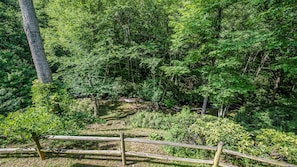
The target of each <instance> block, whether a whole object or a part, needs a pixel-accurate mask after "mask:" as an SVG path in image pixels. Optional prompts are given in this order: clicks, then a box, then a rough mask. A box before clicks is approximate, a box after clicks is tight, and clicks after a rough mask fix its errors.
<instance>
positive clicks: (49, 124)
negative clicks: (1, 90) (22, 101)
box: [1, 108, 64, 141]
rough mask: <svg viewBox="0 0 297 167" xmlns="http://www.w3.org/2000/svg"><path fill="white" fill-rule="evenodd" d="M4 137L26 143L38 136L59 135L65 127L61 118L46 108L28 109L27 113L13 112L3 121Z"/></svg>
mask: <svg viewBox="0 0 297 167" xmlns="http://www.w3.org/2000/svg"><path fill="white" fill-rule="evenodd" d="M1 129H2V132H3V135H4V136H6V137H7V138H8V140H17V141H26V140H28V139H30V138H31V137H32V134H33V133H35V134H36V135H37V136H40V135H49V134H59V133H60V132H61V131H63V129H64V127H63V124H62V122H61V121H60V119H59V117H57V116H56V115H54V114H50V113H48V112H47V111H46V109H45V108H28V109H27V111H25V112H13V113H9V114H8V116H7V117H6V118H5V119H4V120H3V121H1Z"/></svg>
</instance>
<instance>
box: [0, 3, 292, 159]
mask: <svg viewBox="0 0 297 167" xmlns="http://www.w3.org/2000/svg"><path fill="white" fill-rule="evenodd" d="M34 6H35V10H36V14H37V18H38V20H39V26H40V31H41V37H42V39H43V44H44V50H45V54H46V57H47V61H48V62H49V65H50V68H51V71H52V75H53V80H54V82H53V83H51V84H47V85H43V84H41V83H39V82H37V81H34V80H36V79H37V74H36V70H35V68H34V63H33V60H32V57H31V53H30V49H29V45H28V42H27V38H26V35H25V32H24V30H23V25H22V13H21V11H20V6H19V4H18V2H17V1H15V0H2V1H1V2H0V20H1V21H0V39H1V43H0V48H1V49H0V56H1V57H0V69H1V70H0V77H1V80H0V95H1V96H0V115H2V116H1V117H0V120H2V119H3V120H5V121H6V123H7V124H9V123H11V122H13V121H12V120H14V118H16V117H17V116H16V115H18V114H20V115H21V114H24V113H26V112H28V113H29V112H31V114H33V110H34V111H35V109H34V108H38V111H39V113H38V114H40V115H41V116H42V117H43V118H44V119H45V118H48V120H52V121H54V122H55V121H58V118H59V117H62V118H63V120H66V122H68V123H69V122H71V121H72V120H69V115H70V113H71V112H72V110H73V109H72V108H71V105H70V104H71V103H74V102H73V101H75V100H77V99H83V98H89V99H91V101H92V103H93V104H92V105H93V106H94V111H93V112H94V113H93V115H94V116H95V117H96V116H98V115H101V113H100V103H101V101H106V100H108V101H118V99H119V98H122V97H125V98H133V99H141V101H145V102H149V103H150V106H151V110H154V111H160V112H162V111H166V112H164V113H168V111H172V112H174V113H177V114H181V116H180V118H179V116H177V118H179V119H181V120H183V119H185V117H186V116H185V114H184V113H182V112H181V113H179V112H180V111H176V110H175V109H176V108H181V107H182V106H187V107H186V108H188V110H191V108H198V110H195V111H194V112H197V113H199V114H201V115H202V116H192V115H191V114H193V113H188V117H190V118H191V119H193V118H195V119H194V120H191V121H186V122H185V124H189V126H190V125H192V124H194V122H195V121H196V120H200V119H201V120H200V123H196V124H195V126H191V128H192V130H193V131H192V132H194V133H195V134H196V133H197V134H202V133H204V132H203V130H201V127H202V126H205V128H218V127H217V126H216V124H214V125H210V124H209V122H212V121H213V119H214V118H212V117H211V118H210V117H208V115H210V114H211V115H215V116H217V117H227V118H226V119H225V118H224V119H223V118H222V119H221V118H219V120H220V121H221V123H220V124H224V125H227V124H228V125H230V126H228V127H225V128H226V129H228V128H235V129H239V130H238V131H240V132H238V133H239V134H241V133H244V135H246V133H252V132H255V131H256V130H258V132H257V133H255V134H254V133H253V134H254V135H255V136H256V135H263V136H265V133H267V136H269V137H270V138H273V137H272V136H278V138H279V137H280V136H282V135H283V136H285V137H281V138H283V139H284V140H285V139H287V140H286V142H285V141H284V143H286V144H285V145H286V146H288V148H290V147H291V144H292V143H294V144H295V146H296V145H297V144H296V143H297V137H296V134H297V121H296V120H297V105H296V104H297V88H296V84H297V26H296V25H297V12H296V11H297V2H296V1H295V0H262V1H259V0H250V1H248V0H220V1H218V0H184V1H180V0H125V1H124V0H114V1H109V0H75V1H71V0H34ZM40 106H42V109H43V110H42V111H45V110H46V111H49V113H41V110H40ZM44 106H45V107H44ZM183 110H185V109H183ZM25 111H26V112H25ZM16 113H17V114H16ZM52 113H53V114H54V115H51V114H52ZM89 114H90V113H89ZM159 114H161V113H159ZM33 115H34V114H33ZM65 115H66V116H65ZM203 115H205V117H203ZM90 117H93V116H92V115H91V116H90ZM143 117H145V116H143ZM158 117H159V118H162V119H163V118H164V120H161V121H163V122H166V121H167V122H170V121H169V120H170V119H168V118H167V117H168V116H166V114H165V115H162V116H158ZM22 118H23V119H24V120H26V119H30V116H28V117H26V118H25V117H22ZM34 118H35V117H34ZM165 118H166V119H165ZM177 118H176V119H177ZM36 119H37V120H38V119H39V118H36ZM89 119H91V118H89ZM152 119H153V117H152ZM226 120H228V121H226ZM5 121H2V122H5ZM16 122H17V121H16ZM16 122H14V123H16ZM17 123H19V124H23V123H22V122H17ZM39 123H40V124H41V123H42V122H39ZM43 123H46V121H44V122H43ZM71 123H73V122H71ZM12 124H13V123H12ZM28 124H29V123H28ZM55 124H56V125H53V126H58V124H59V123H55ZM62 124H63V125H64V126H65V125H67V123H66V124H65V123H62ZM82 124H84V123H82ZM233 124H234V125H233ZM38 125H39V124H38ZM7 126H9V125H3V127H6V128H1V127H0V132H1V133H2V131H3V132H4V135H8V133H10V132H7ZM28 126H30V125H28ZM61 126H62V125H61ZM135 126H138V125H135ZM237 126H240V127H237ZM195 127H196V128H195ZM222 127H224V126H222ZM165 129H166V128H165ZM176 129H177V128H176ZM264 129H266V130H267V131H264ZM15 130H16V129H15ZM51 130H52V129H51ZM12 131H13V130H12ZM242 131H244V132H242ZM38 132H43V129H42V128H41V129H38ZM236 132H237V131H236ZM264 132H265V133H264ZM69 133H70V132H69ZM175 133H177V132H175ZM230 133H231V132H230ZM204 135H205V136H207V135H208V134H204ZM222 135H223V134H222ZM233 135H235V136H236V134H233ZM244 135H242V136H244ZM25 136H26V135H25ZM185 136H186V135H185ZM185 136H184V137H185ZM251 136H252V135H251ZM267 136H266V137H267ZM224 137H226V136H224ZM237 137H239V136H237ZM171 138H174V137H172V136H171ZM239 138H240V137H239ZM251 138H252V137H251ZM255 138H257V137H255ZM262 139H263V138H262ZM262 139H259V140H261V141H262ZM226 140H227V139H226ZM246 140H250V137H249V139H246ZM255 140H256V139H255ZM263 142H264V139H263V141H262V143H263ZM266 142H268V141H266ZM279 142H280V141H279ZM282 142H283V141H282ZM290 142H292V143H290ZM259 143H261V142H259ZM268 143H269V142H268ZM204 144H216V143H215V142H213V143H212V142H210V143H207V141H204ZM233 144H234V143H233ZM235 145H236V144H235ZM259 145H260V144H259ZM248 147H249V146H246V148H242V150H243V152H244V151H246V149H248ZM292 147H293V146H292ZM286 148H287V147H286ZM234 149H240V147H239V146H238V147H236V148H234ZM267 149H271V148H270V147H269V148H267ZM277 149H279V148H277ZM280 150H282V149H280ZM171 151H172V150H171ZM253 151H254V153H255V152H256V151H255V150H248V151H246V152H249V153H252V152H253ZM274 151H275V150H274ZM282 151H283V150H282ZM282 151H280V152H281V153H280V156H279V157H274V156H273V155H271V154H269V153H267V155H268V156H270V157H271V158H274V159H281V160H284V161H288V162H291V163H297V155H296V152H295V153H294V151H296V148H295V150H286V151H283V152H282ZM173 152H174V151H173ZM267 152H269V151H267ZM260 154H261V153H255V155H260ZM187 155H189V154H187Z"/></svg>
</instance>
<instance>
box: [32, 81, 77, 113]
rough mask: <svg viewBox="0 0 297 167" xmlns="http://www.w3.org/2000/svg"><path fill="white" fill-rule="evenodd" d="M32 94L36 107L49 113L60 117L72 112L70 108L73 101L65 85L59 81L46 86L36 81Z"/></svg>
mask: <svg viewBox="0 0 297 167" xmlns="http://www.w3.org/2000/svg"><path fill="white" fill-rule="evenodd" d="M31 92H32V102H33V106H34V107H37V108H39V107H43V108H46V110H47V111H49V112H51V113H55V114H58V115H62V114H64V113H65V112H68V111H69V110H70V109H69V106H70V104H71V101H72V100H71V98H70V96H69V94H68V92H67V90H66V87H65V85H64V84H63V83H61V82H59V81H54V82H51V83H46V84H44V83H41V82H39V81H38V80H35V81H33V85H32V88H31Z"/></svg>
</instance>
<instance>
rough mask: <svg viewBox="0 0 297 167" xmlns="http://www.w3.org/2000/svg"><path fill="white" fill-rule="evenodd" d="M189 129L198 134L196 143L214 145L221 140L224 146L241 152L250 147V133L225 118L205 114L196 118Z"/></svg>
mask: <svg viewBox="0 0 297 167" xmlns="http://www.w3.org/2000/svg"><path fill="white" fill-rule="evenodd" d="M190 129H191V130H192V131H193V135H196V136H198V140H196V142H197V143H198V144H202V145H213V146H215V145H217V144H218V143H219V142H220V141H223V142H224V148H228V149H231V150H237V151H239V152H242V153H246V152H247V150H248V148H249V147H250V142H249V141H250V140H251V138H250V134H249V133H248V132H247V131H246V130H245V129H244V127H242V126H240V125H239V124H236V123H234V122H233V121H231V120H229V119H226V118H216V117H214V116H209V115H205V116H203V117H200V118H199V119H197V121H196V122H195V123H194V124H193V125H192V126H191V127H190Z"/></svg>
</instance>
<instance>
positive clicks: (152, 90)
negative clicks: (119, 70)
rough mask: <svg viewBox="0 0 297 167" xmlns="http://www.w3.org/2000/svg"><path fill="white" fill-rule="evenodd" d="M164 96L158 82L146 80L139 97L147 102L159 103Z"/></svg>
mask: <svg viewBox="0 0 297 167" xmlns="http://www.w3.org/2000/svg"><path fill="white" fill-rule="evenodd" d="M162 94H163V91H162V89H161V88H160V87H159V84H158V82H157V81H156V80H152V79H151V80H146V81H144V82H143V83H142V84H141V88H140V91H139V95H140V97H141V98H143V99H145V100H149V101H152V102H159V101H160V100H161V96H162Z"/></svg>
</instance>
